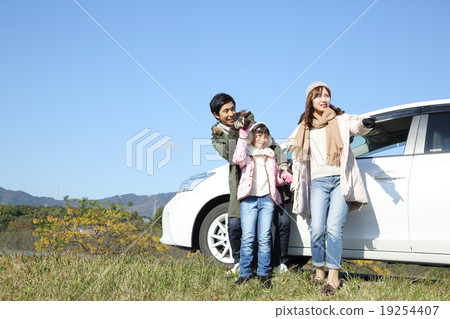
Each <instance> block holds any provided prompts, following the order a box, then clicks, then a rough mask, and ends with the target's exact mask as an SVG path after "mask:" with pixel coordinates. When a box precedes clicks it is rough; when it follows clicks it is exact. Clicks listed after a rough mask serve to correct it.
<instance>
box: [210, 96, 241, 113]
mask: <svg viewBox="0 0 450 319" xmlns="http://www.w3.org/2000/svg"><path fill="white" fill-rule="evenodd" d="M229 102H233V104H234V105H236V103H235V102H234V99H233V98H232V97H231V95H228V94H226V93H218V94H216V95H214V97H213V98H212V100H211V102H209V107H210V108H211V113H212V114H214V113H216V114H219V111H220V109H221V108H222V106H224V105H225V104H227V103H229Z"/></svg>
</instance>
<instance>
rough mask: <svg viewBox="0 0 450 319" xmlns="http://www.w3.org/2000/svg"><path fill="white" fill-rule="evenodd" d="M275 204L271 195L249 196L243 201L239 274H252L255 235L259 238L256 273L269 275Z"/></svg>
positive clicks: (241, 275)
mask: <svg viewBox="0 0 450 319" xmlns="http://www.w3.org/2000/svg"><path fill="white" fill-rule="evenodd" d="M274 209H275V204H274V202H273V200H272V198H271V197H270V195H266V196H262V197H256V196H249V197H247V198H245V199H243V200H242V201H241V228H242V239H241V260H240V262H239V268H240V269H239V272H240V274H239V276H240V277H250V276H251V275H252V260H253V254H254V251H255V250H254V246H253V244H254V242H255V236H257V238H258V268H257V270H256V274H257V275H259V276H268V275H269V272H270V270H271V269H272V268H271V267H270V257H271V251H270V247H271V227H272V221H273V214H274Z"/></svg>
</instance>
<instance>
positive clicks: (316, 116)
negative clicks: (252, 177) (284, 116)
mask: <svg viewBox="0 0 450 319" xmlns="http://www.w3.org/2000/svg"><path fill="white" fill-rule="evenodd" d="M330 100H331V92H330V88H329V87H328V85H326V84H325V83H323V82H313V83H311V85H310V86H309V87H308V88H307V90H306V108H305V112H304V113H303V114H302V116H301V117H300V121H299V125H298V126H297V128H296V129H295V131H294V132H293V133H292V135H291V137H290V138H289V139H288V141H287V145H288V146H289V149H290V150H293V151H294V153H293V157H292V159H293V175H294V177H293V182H292V184H291V189H292V190H293V191H295V194H294V206H293V212H294V213H298V214H302V215H304V216H305V217H307V218H311V254H312V259H313V265H314V266H315V267H316V274H315V276H314V277H313V278H311V280H310V284H313V285H320V284H321V283H322V282H323V281H324V279H325V269H324V267H325V266H327V267H328V269H329V272H328V280H327V284H326V285H324V287H323V288H322V291H323V293H325V294H327V295H328V294H334V293H335V291H336V289H338V288H339V287H340V286H341V282H340V281H339V268H340V267H341V261H342V235H343V228H344V223H345V220H346V216H347V212H348V211H349V210H350V211H351V210H353V209H361V207H362V206H363V205H364V204H367V194H366V191H365V187H364V184H363V180H362V178H361V174H360V172H359V169H358V165H357V163H356V159H355V156H354V155H353V153H352V150H351V148H350V142H349V138H350V135H365V134H367V133H368V132H369V131H370V129H371V128H372V127H374V126H375V121H374V120H373V119H371V118H366V119H361V118H359V117H358V116H357V115H348V114H344V111H342V110H341V109H339V108H336V107H334V106H333V105H331V104H330ZM325 239H326V241H327V245H326V246H325Z"/></svg>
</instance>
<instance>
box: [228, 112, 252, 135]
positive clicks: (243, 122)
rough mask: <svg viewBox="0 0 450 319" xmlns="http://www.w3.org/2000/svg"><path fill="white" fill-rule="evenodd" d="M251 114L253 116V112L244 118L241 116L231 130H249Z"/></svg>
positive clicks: (246, 114)
mask: <svg viewBox="0 0 450 319" xmlns="http://www.w3.org/2000/svg"><path fill="white" fill-rule="evenodd" d="M250 114H252V112H247V113H245V114H244V115H243V116H240V117H239V118H238V119H237V120H236V121H235V122H234V123H233V125H231V126H230V129H232V130H235V131H238V130H239V129H241V128H243V129H244V130H245V129H247V128H248V127H249V126H250V120H249V119H248V117H249V115H250Z"/></svg>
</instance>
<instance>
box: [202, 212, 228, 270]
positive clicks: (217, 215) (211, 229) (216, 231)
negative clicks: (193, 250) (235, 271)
mask: <svg viewBox="0 0 450 319" xmlns="http://www.w3.org/2000/svg"><path fill="white" fill-rule="evenodd" d="M199 245H200V251H201V252H202V253H203V254H205V255H206V256H210V257H214V258H215V261H216V262H217V263H218V264H226V265H232V264H233V262H234V259H233V256H232V254H231V246H230V241H229V240H228V203H222V204H220V205H218V206H216V207H214V209H212V210H211V211H210V212H209V213H208V215H207V216H206V218H205V219H204V220H203V223H202V226H201V227H200V233H199Z"/></svg>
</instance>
